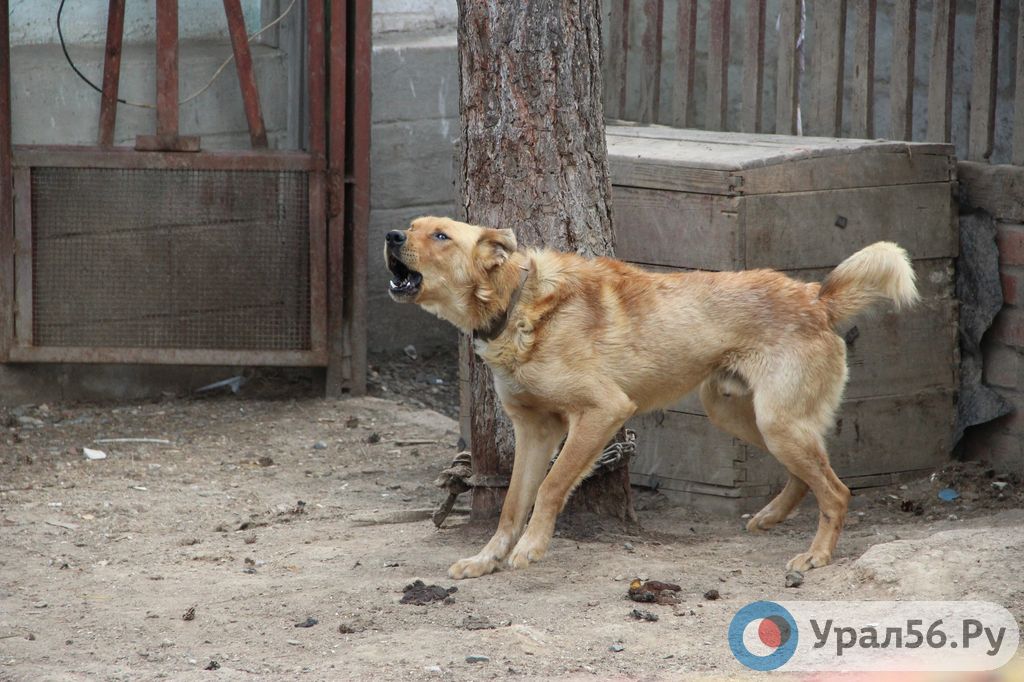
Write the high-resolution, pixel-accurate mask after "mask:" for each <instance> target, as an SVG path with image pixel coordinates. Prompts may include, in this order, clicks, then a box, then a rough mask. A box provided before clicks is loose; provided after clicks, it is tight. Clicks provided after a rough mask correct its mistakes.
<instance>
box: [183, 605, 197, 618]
mask: <svg viewBox="0 0 1024 682" xmlns="http://www.w3.org/2000/svg"><path fill="white" fill-rule="evenodd" d="M181 619H182V620H195V619H196V607H194V606H190V607H188V609H187V610H186V611H185V613H183V614H181Z"/></svg>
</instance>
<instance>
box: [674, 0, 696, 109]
mask: <svg viewBox="0 0 1024 682" xmlns="http://www.w3.org/2000/svg"><path fill="white" fill-rule="evenodd" d="M678 2H679V5H678V7H677V9H676V27H677V28H676V35H677V38H676V71H675V78H674V80H673V87H672V122H673V124H674V125H675V126H677V127H679V128H688V127H689V126H691V125H693V110H694V105H693V89H694V88H693V85H694V77H695V75H696V67H697V0H678Z"/></svg>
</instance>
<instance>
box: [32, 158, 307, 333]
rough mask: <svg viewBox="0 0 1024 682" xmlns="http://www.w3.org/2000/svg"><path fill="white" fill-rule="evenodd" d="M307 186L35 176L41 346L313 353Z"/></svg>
mask: <svg viewBox="0 0 1024 682" xmlns="http://www.w3.org/2000/svg"><path fill="white" fill-rule="evenodd" d="M308 178H309V176H308V174H307V173H305V172H297V171H227V170H162V169H161V170H149V169H146V170H142V169H120V168H65V167H60V168H58V167H35V168H33V169H32V178H31V186H32V190H31V202H32V262H33V269H32V287H33V297H32V343H33V345H34V346H73V347H86V346H91V347H112V348H154V349H156V348H166V349H213V348H216V349H224V350H270V351H274V350H300V351H301V350H308V349H309V348H310V347H311V333H310V262H309V258H310V255H309V254H310V249H309V224H310V221H309V196H308V195H309V191H308Z"/></svg>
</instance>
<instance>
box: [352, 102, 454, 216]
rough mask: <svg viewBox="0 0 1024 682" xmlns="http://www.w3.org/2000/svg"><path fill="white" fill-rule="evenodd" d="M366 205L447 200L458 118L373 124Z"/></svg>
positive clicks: (451, 191) (450, 192) (451, 189)
mask: <svg viewBox="0 0 1024 682" xmlns="http://www.w3.org/2000/svg"><path fill="white" fill-rule="evenodd" d="M371 134H372V136H373V142H372V144H371V147H370V149H371V150H372V151H371V153H372V158H371V161H370V175H371V177H370V183H371V186H372V192H371V196H370V205H371V206H372V207H373V208H401V207H403V206H418V205H426V204H442V203H448V202H451V201H452V200H453V197H454V196H455V190H454V175H455V172H454V166H455V158H454V149H455V147H454V144H455V139H456V136H457V135H458V121H457V120H451V119H446V118H445V119H435V120H429V121H407V122H396V123H380V124H377V125H375V126H373V130H372V133H371Z"/></svg>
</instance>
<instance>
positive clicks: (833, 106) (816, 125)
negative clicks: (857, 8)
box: [804, 0, 846, 137]
mask: <svg viewBox="0 0 1024 682" xmlns="http://www.w3.org/2000/svg"><path fill="white" fill-rule="evenodd" d="M808 40H809V41H810V43H811V59H810V72H811V78H810V83H809V85H810V90H811V92H810V104H809V106H808V107H807V116H806V119H805V123H806V125H805V128H804V130H805V132H806V133H807V134H808V135H821V136H825V137H839V135H840V133H841V132H842V126H843V77H844V72H843V62H844V61H845V58H846V0H818V1H817V2H816V3H815V5H814V12H813V13H812V14H811V27H810V31H809V32H808Z"/></svg>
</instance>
